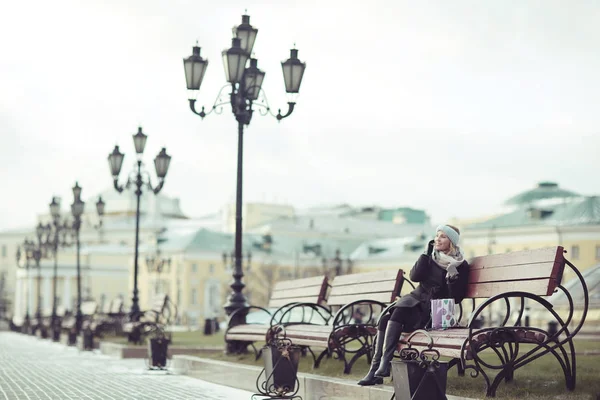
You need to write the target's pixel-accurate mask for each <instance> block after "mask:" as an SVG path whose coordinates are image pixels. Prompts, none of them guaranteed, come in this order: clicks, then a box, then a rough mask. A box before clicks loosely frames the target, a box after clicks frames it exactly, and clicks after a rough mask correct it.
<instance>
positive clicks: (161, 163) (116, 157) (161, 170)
mask: <svg viewBox="0 0 600 400" xmlns="http://www.w3.org/2000/svg"><path fill="white" fill-rule="evenodd" d="M147 138H148V136H147V135H145V134H144V133H143V132H142V128H141V127H139V128H138V132H137V133H136V134H135V135H133V144H134V146H135V152H136V155H137V161H136V168H135V170H134V171H131V173H129V175H128V179H127V183H126V184H125V186H121V185H119V174H120V172H121V167H122V166H123V159H124V158H125V154H123V153H121V152H120V151H119V146H115V148H114V150H113V151H112V153H110V154H109V156H108V164H109V166H110V172H111V175H112V177H113V183H114V187H115V190H116V191H117V192H119V193H121V192H123V189H125V188H126V187H127V188H128V187H129V186H130V185H131V183H132V182H133V183H134V184H135V187H136V190H135V195H136V197H137V204H136V209H135V256H134V271H133V297H132V299H131V301H132V303H131V310H130V318H131V320H132V321H139V318H140V305H139V297H138V255H139V253H138V246H139V235H140V198H141V196H142V186H143V185H144V184H145V185H146V187H147V188H148V190H151V191H152V192H153V193H154V194H158V192H160V190H161V189H162V188H163V185H164V183H165V177H166V176H167V172H168V171H169V165H170V163H171V156H170V155H168V154H167V151H166V149H165V148H164V147H163V148H162V150H161V151H160V152H159V153H158V155H157V156H156V157H155V158H154V167H155V169H156V176H157V178H158V185H157V186H156V187H152V183H151V181H150V175H149V174H148V172H147V171H145V170H142V165H143V164H142V156H143V154H144V148H145V147H146V140H147ZM142 174H144V175H142Z"/></svg>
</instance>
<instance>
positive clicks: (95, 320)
mask: <svg viewBox="0 0 600 400" xmlns="http://www.w3.org/2000/svg"><path fill="white" fill-rule="evenodd" d="M125 317H126V314H125V312H124V310H123V299H122V298H120V297H118V298H114V299H113V300H111V301H110V302H108V303H106V302H105V303H104V304H103V306H102V310H101V311H100V312H98V313H96V314H95V315H94V316H93V317H92V318H90V319H88V320H87V321H85V322H84V324H83V329H84V330H89V331H90V332H91V334H92V335H93V336H96V337H102V336H103V335H104V334H105V333H107V332H113V333H115V334H119V333H120V332H121V331H122V325H123V319H124V318H125Z"/></svg>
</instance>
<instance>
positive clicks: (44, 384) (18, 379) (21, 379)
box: [0, 332, 252, 400]
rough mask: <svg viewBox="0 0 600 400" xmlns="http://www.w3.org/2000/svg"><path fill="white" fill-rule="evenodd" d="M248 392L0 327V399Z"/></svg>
mask: <svg viewBox="0 0 600 400" xmlns="http://www.w3.org/2000/svg"><path fill="white" fill-rule="evenodd" d="M251 395H252V393H250V392H246V391H243V390H238V389H233V388H229V387H225V386H219V385H215V384H213V383H209V382H204V381H201V380H198V379H194V378H190V377H186V376H181V375H174V374H167V373H165V372H163V371H157V372H155V371H147V369H146V366H145V361H144V360H141V359H127V360H120V359H116V358H112V357H108V356H105V355H102V354H98V353H97V352H95V353H92V352H83V351H79V350H77V349H76V348H73V347H66V346H64V345H62V344H58V343H52V342H50V341H48V340H43V339H37V338H34V337H31V336H25V335H22V334H18V333H12V332H0V400H4V399H11V400H12V399H52V400H70V399H97V400H111V399H115V400H125V399H127V400H129V399H161V400H176V399H207V400H226V399H227V400H232V399H233V400H237V399H240V400H243V399H250V396H251Z"/></svg>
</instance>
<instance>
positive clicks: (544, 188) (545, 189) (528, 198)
mask: <svg viewBox="0 0 600 400" xmlns="http://www.w3.org/2000/svg"><path fill="white" fill-rule="evenodd" d="M579 196H580V195H579V194H577V193H575V192H571V191H570V190H565V189H561V188H559V187H558V184H556V183H554V182H540V183H539V184H538V185H537V187H536V188H534V189H531V190H528V191H526V192H523V193H520V194H518V195H516V196H513V197H511V198H510V199H508V200H506V201H505V203H504V204H507V205H525V204H531V203H533V202H535V201H538V200H546V199H564V198H569V197H579Z"/></svg>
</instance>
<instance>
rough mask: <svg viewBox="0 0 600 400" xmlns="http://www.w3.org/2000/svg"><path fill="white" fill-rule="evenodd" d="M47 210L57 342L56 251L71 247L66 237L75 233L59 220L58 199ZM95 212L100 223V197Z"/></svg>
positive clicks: (54, 337) (56, 337)
mask: <svg viewBox="0 0 600 400" xmlns="http://www.w3.org/2000/svg"><path fill="white" fill-rule="evenodd" d="M80 195H81V194H80ZM49 208H50V215H51V217H52V223H49V224H47V225H46V226H45V227H44V229H45V230H46V232H47V233H48V239H47V241H46V246H47V247H48V248H49V249H51V251H52V258H53V260H54V268H53V273H52V315H51V317H50V327H51V330H52V340H53V341H55V342H57V341H59V340H60V330H61V323H60V318H59V316H58V315H57V309H58V296H57V284H58V249H59V247H66V246H70V245H71V243H69V242H68V241H67V235H68V234H69V233H71V234H72V235H74V234H75V231H74V230H73V226H70V225H69V223H68V222H67V221H66V220H64V221H63V220H61V211H60V198H58V197H52V202H51V203H50V204H49ZM96 210H97V211H98V215H99V216H100V222H102V215H104V202H103V201H102V197H100V198H99V199H98V202H97V203H96Z"/></svg>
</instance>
